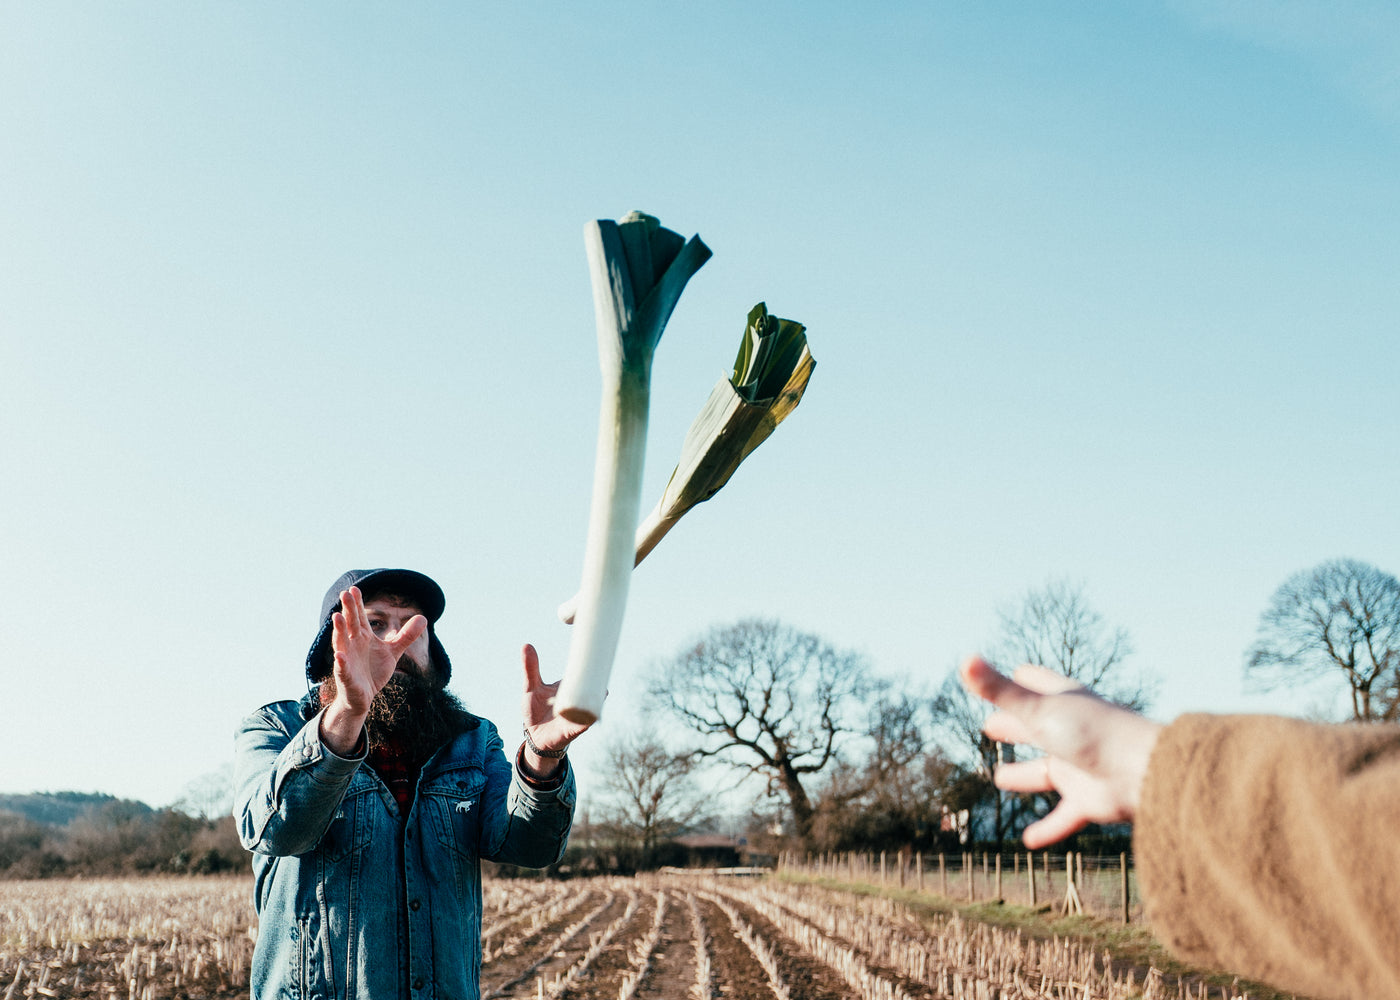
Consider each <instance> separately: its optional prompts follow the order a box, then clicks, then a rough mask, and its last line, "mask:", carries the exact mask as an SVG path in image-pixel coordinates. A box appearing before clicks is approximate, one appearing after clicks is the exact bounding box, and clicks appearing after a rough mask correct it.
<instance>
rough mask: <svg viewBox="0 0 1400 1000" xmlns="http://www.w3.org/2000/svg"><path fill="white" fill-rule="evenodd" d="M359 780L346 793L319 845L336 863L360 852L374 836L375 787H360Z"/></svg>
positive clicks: (322, 853)
mask: <svg viewBox="0 0 1400 1000" xmlns="http://www.w3.org/2000/svg"><path fill="white" fill-rule="evenodd" d="M358 784H359V783H358V782H356V784H355V785H352V786H351V787H350V789H349V790H348V791H347V792H346V793H345V798H343V799H342V800H341V802H340V806H339V807H338V808H337V809H336V811H335V815H334V816H332V817H331V822H330V825H329V826H328V827H326V832H325V833H324V834H322V836H321V842H320V843H319V844H317V845H316V848H317V850H318V851H320V852H321V856H322V857H323V858H324V859H325V860H326V861H328V862H331V863H332V864H335V863H339V862H341V861H344V860H345V859H346V858H348V857H349V856H350V855H352V854H358V853H360V852H361V851H363V850H364V849H365V848H366V847H368V846H369V844H370V842H371V841H373V839H374V828H375V822H376V813H375V809H374V805H375V803H374V801H373V800H372V799H371V798H370V796H371V795H373V793H374V789H373V788H372V787H356V785H358Z"/></svg>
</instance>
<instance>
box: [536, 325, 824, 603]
mask: <svg viewBox="0 0 1400 1000" xmlns="http://www.w3.org/2000/svg"><path fill="white" fill-rule="evenodd" d="M816 364H817V363H816V361H815V360H814V359H813V358H812V353H811V351H810V350H808V348H807V333H806V328H805V327H804V326H803V325H802V324H801V323H797V322H794V321H793V320H788V319H779V318H778V317H776V316H770V315H769V314H768V307H767V304H766V303H763V302H760V303H759V304H758V305H756V306H754V307H753V308H752V309H751V310H749V315H748V323H747V325H746V326H745V328H744V336H743V340H742V341H741V342H740V344H739V353H738V356H737V357H736V358H735V359H734V371H733V374H731V375H730V377H728V378H721V379H720V380H719V382H718V383H717V384H716V385H715V387H714V389H713V390H712V391H711V392H710V398H709V399H708V400H707V401H706V402H705V405H704V407H703V408H701V410H700V414H699V416H697V417H696V418H695V420H694V421H693V422H692V423H691V425H690V430H689V431H687V432H686V435H685V442H684V443H683V444H682V445H681V457H680V461H679V462H678V463H677V464H676V468H675V470H674V471H673V472H672V473H671V479H670V481H669V482H668V483H667V484H666V489H665V492H664V493H663V494H662V496H661V499H660V500H659V501H658V502H657V504H656V506H655V507H654V508H653V509H652V512H651V513H650V514H649V515H648V516H647V518H646V520H645V521H643V522H642V523H641V525H640V526H639V527H638V528H637V533H636V536H635V537H634V539H633V547H634V557H633V565H634V566H635V565H636V564H638V563H640V562H641V561H642V560H643V559H645V558H646V557H647V554H648V553H650V552H651V550H652V549H654V548H656V545H657V543H658V542H660V541H661V539H662V538H664V537H665V535H666V533H667V532H668V531H670V530H671V528H673V527H674V526H675V525H676V523H677V522H678V521H679V520H680V519H681V518H682V517H683V516H684V515H685V513H686V511H688V510H690V509H691V508H692V507H694V506H695V505H696V504H700V503H704V502H705V501H706V500H708V499H710V497H712V496H714V495H715V494H716V493H718V492H719V491H720V489H721V488H723V486H724V484H725V483H727V482H729V477H730V476H732V475H734V471H735V470H736V469H738V468H739V464H740V463H741V462H743V461H744V459H746V458H748V457H749V455H750V454H752V453H753V450H754V449H755V448H757V447H758V446H759V445H761V444H762V443H763V442H764V441H766V440H767V439H768V436H769V435H770V434H772V433H773V431H774V429H775V428H776V427H777V426H778V424H780V423H782V422H783V420H784V419H785V418H786V417H787V415H788V414H789V413H791V412H792V411H793V410H794V409H796V408H797V404H798V403H800V402H801V401H802V394H803V392H805V391H806V389H807V381H808V380H809V379H810V378H811V377H812V370H813V369H814V368H815V367H816ZM582 597H583V595H582V594H578V595H576V596H575V597H573V598H572V599H570V600H568V601H565V602H564V603H563V604H561V605H560V606H559V617H560V618H561V619H562V620H564V621H566V622H571V621H574V619H575V613H576V611H577V609H578V607H579V602H580V601H581V599H582Z"/></svg>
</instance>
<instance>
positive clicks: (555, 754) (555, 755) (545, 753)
mask: <svg viewBox="0 0 1400 1000" xmlns="http://www.w3.org/2000/svg"><path fill="white" fill-rule="evenodd" d="M524 732H525V745H526V746H527V747H529V748H530V750H531V751H533V752H534V753H535V754H537V755H539V756H540V757H549V758H551V759H553V760H558V759H559V758H560V757H562V756H564V755H565V754H566V753H568V752H569V748H568V747H564V748H563V749H561V750H541V749H540V748H539V747H537V746H535V741H534V740H532V739H530V730H528V729H526V730H524Z"/></svg>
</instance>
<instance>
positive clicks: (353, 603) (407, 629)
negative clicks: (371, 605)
mask: <svg viewBox="0 0 1400 1000" xmlns="http://www.w3.org/2000/svg"><path fill="white" fill-rule="evenodd" d="M340 608H341V609H340V610H339V611H337V612H336V613H335V614H334V615H332V616H331V626H332V632H331V649H332V650H333V651H334V653H335V665H334V667H333V668H332V671H333V672H334V674H335V685H336V698H335V704H336V707H337V708H339V709H340V710H341V712H342V713H344V715H345V716H346V717H347V718H346V721H347V722H349V721H353V722H354V723H355V732H356V734H358V732H359V725H360V724H361V723H363V722H364V717H365V716H366V715H368V714H369V706H370V702H372V701H374V696H375V695H377V694H378V693H379V691H380V689H381V688H382V687H384V685H385V684H388V683H389V678H390V677H393V676H394V667H395V666H396V665H397V664H398V662H399V657H400V656H402V655H403V654H404V651H405V650H407V649H408V647H409V646H412V645H413V643H414V642H415V641H416V640H417V639H418V637H419V636H421V635H422V634H423V632H424V630H425V629H427V627H428V619H426V618H424V617H423V616H422V615H414V616H413V617H412V618H410V619H409V620H408V621H407V622H405V623H404V624H403V627H402V628H400V629H399V630H398V631H396V632H385V633H384V634H383V635H376V634H375V631H374V627H373V626H372V625H371V624H370V620H369V615H368V614H367V613H366V612H365V602H364V598H363V596H361V594H360V588H359V587H351V588H349V589H348V590H342V591H341V592H340Z"/></svg>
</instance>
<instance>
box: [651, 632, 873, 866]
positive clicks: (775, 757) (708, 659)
mask: <svg viewBox="0 0 1400 1000" xmlns="http://www.w3.org/2000/svg"><path fill="white" fill-rule="evenodd" d="M650 690H651V695H652V697H653V698H655V699H656V700H657V701H658V702H659V703H660V704H661V705H663V706H664V707H665V708H666V709H668V710H669V711H670V712H671V714H672V715H674V716H675V717H676V718H677V719H678V720H680V721H681V722H683V723H684V724H685V725H686V726H688V727H689V728H691V729H693V730H694V731H695V732H697V733H699V734H700V735H701V736H702V737H703V742H702V745H701V747H700V749H699V750H697V751H696V756H697V757H699V758H707V757H708V758H714V759H716V760H719V761H722V762H724V763H728V764H730V765H732V766H734V767H736V768H740V769H743V770H745V771H749V772H751V773H754V774H758V775H761V776H763V777H764V778H766V779H767V781H768V789H769V792H770V793H772V792H775V791H778V790H781V792H782V793H783V794H784V795H785V796H786V798H787V802H788V806H789V808H790V809H791V810H792V819H793V825H794V826H795V827H796V832H797V836H798V838H799V839H800V840H801V841H802V842H803V844H804V845H806V844H808V843H810V840H811V831H812V802H811V799H810V798H809V796H808V793H807V789H806V787H805V785H804V781H805V780H807V779H808V778H809V776H811V775H815V774H818V773H820V772H821V771H822V770H823V769H825V768H826V767H827V766H828V765H829V764H831V763H832V762H833V761H835V760H836V759H837V755H838V752H839V750H840V748H841V745H842V743H843V742H844V740H845V739H846V738H847V737H849V736H851V735H853V734H856V733H859V732H861V731H863V729H864V723H865V697H866V695H867V694H868V693H869V691H870V681H869V678H868V671H867V669H866V666H865V663H864V661H863V660H862V659H861V658H860V657H859V656H857V655H856V654H854V653H850V652H843V651H841V650H838V649H835V648H833V647H832V646H830V645H829V644H827V643H826V642H823V641H822V640H821V639H820V638H818V637H817V636H815V635H810V634H807V633H803V632H798V631H796V630H795V629H792V628H789V627H787V626H784V625H780V624H779V623H777V622H775V621H760V620H756V619H749V620H745V621H740V622H737V623H736V624H733V625H728V626H723V627H717V628H714V629H712V630H711V631H710V632H709V633H708V634H706V635H705V636H704V637H703V638H702V639H700V640H699V641H698V642H696V643H695V644H694V645H693V646H691V647H690V648H689V649H687V650H684V651H683V652H681V653H680V654H679V655H678V656H676V657H675V658H674V659H673V660H671V661H669V662H668V663H665V664H664V665H663V666H662V667H661V669H660V670H659V671H658V672H657V673H656V674H655V675H654V677H653V679H652V682H651V685H650Z"/></svg>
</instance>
